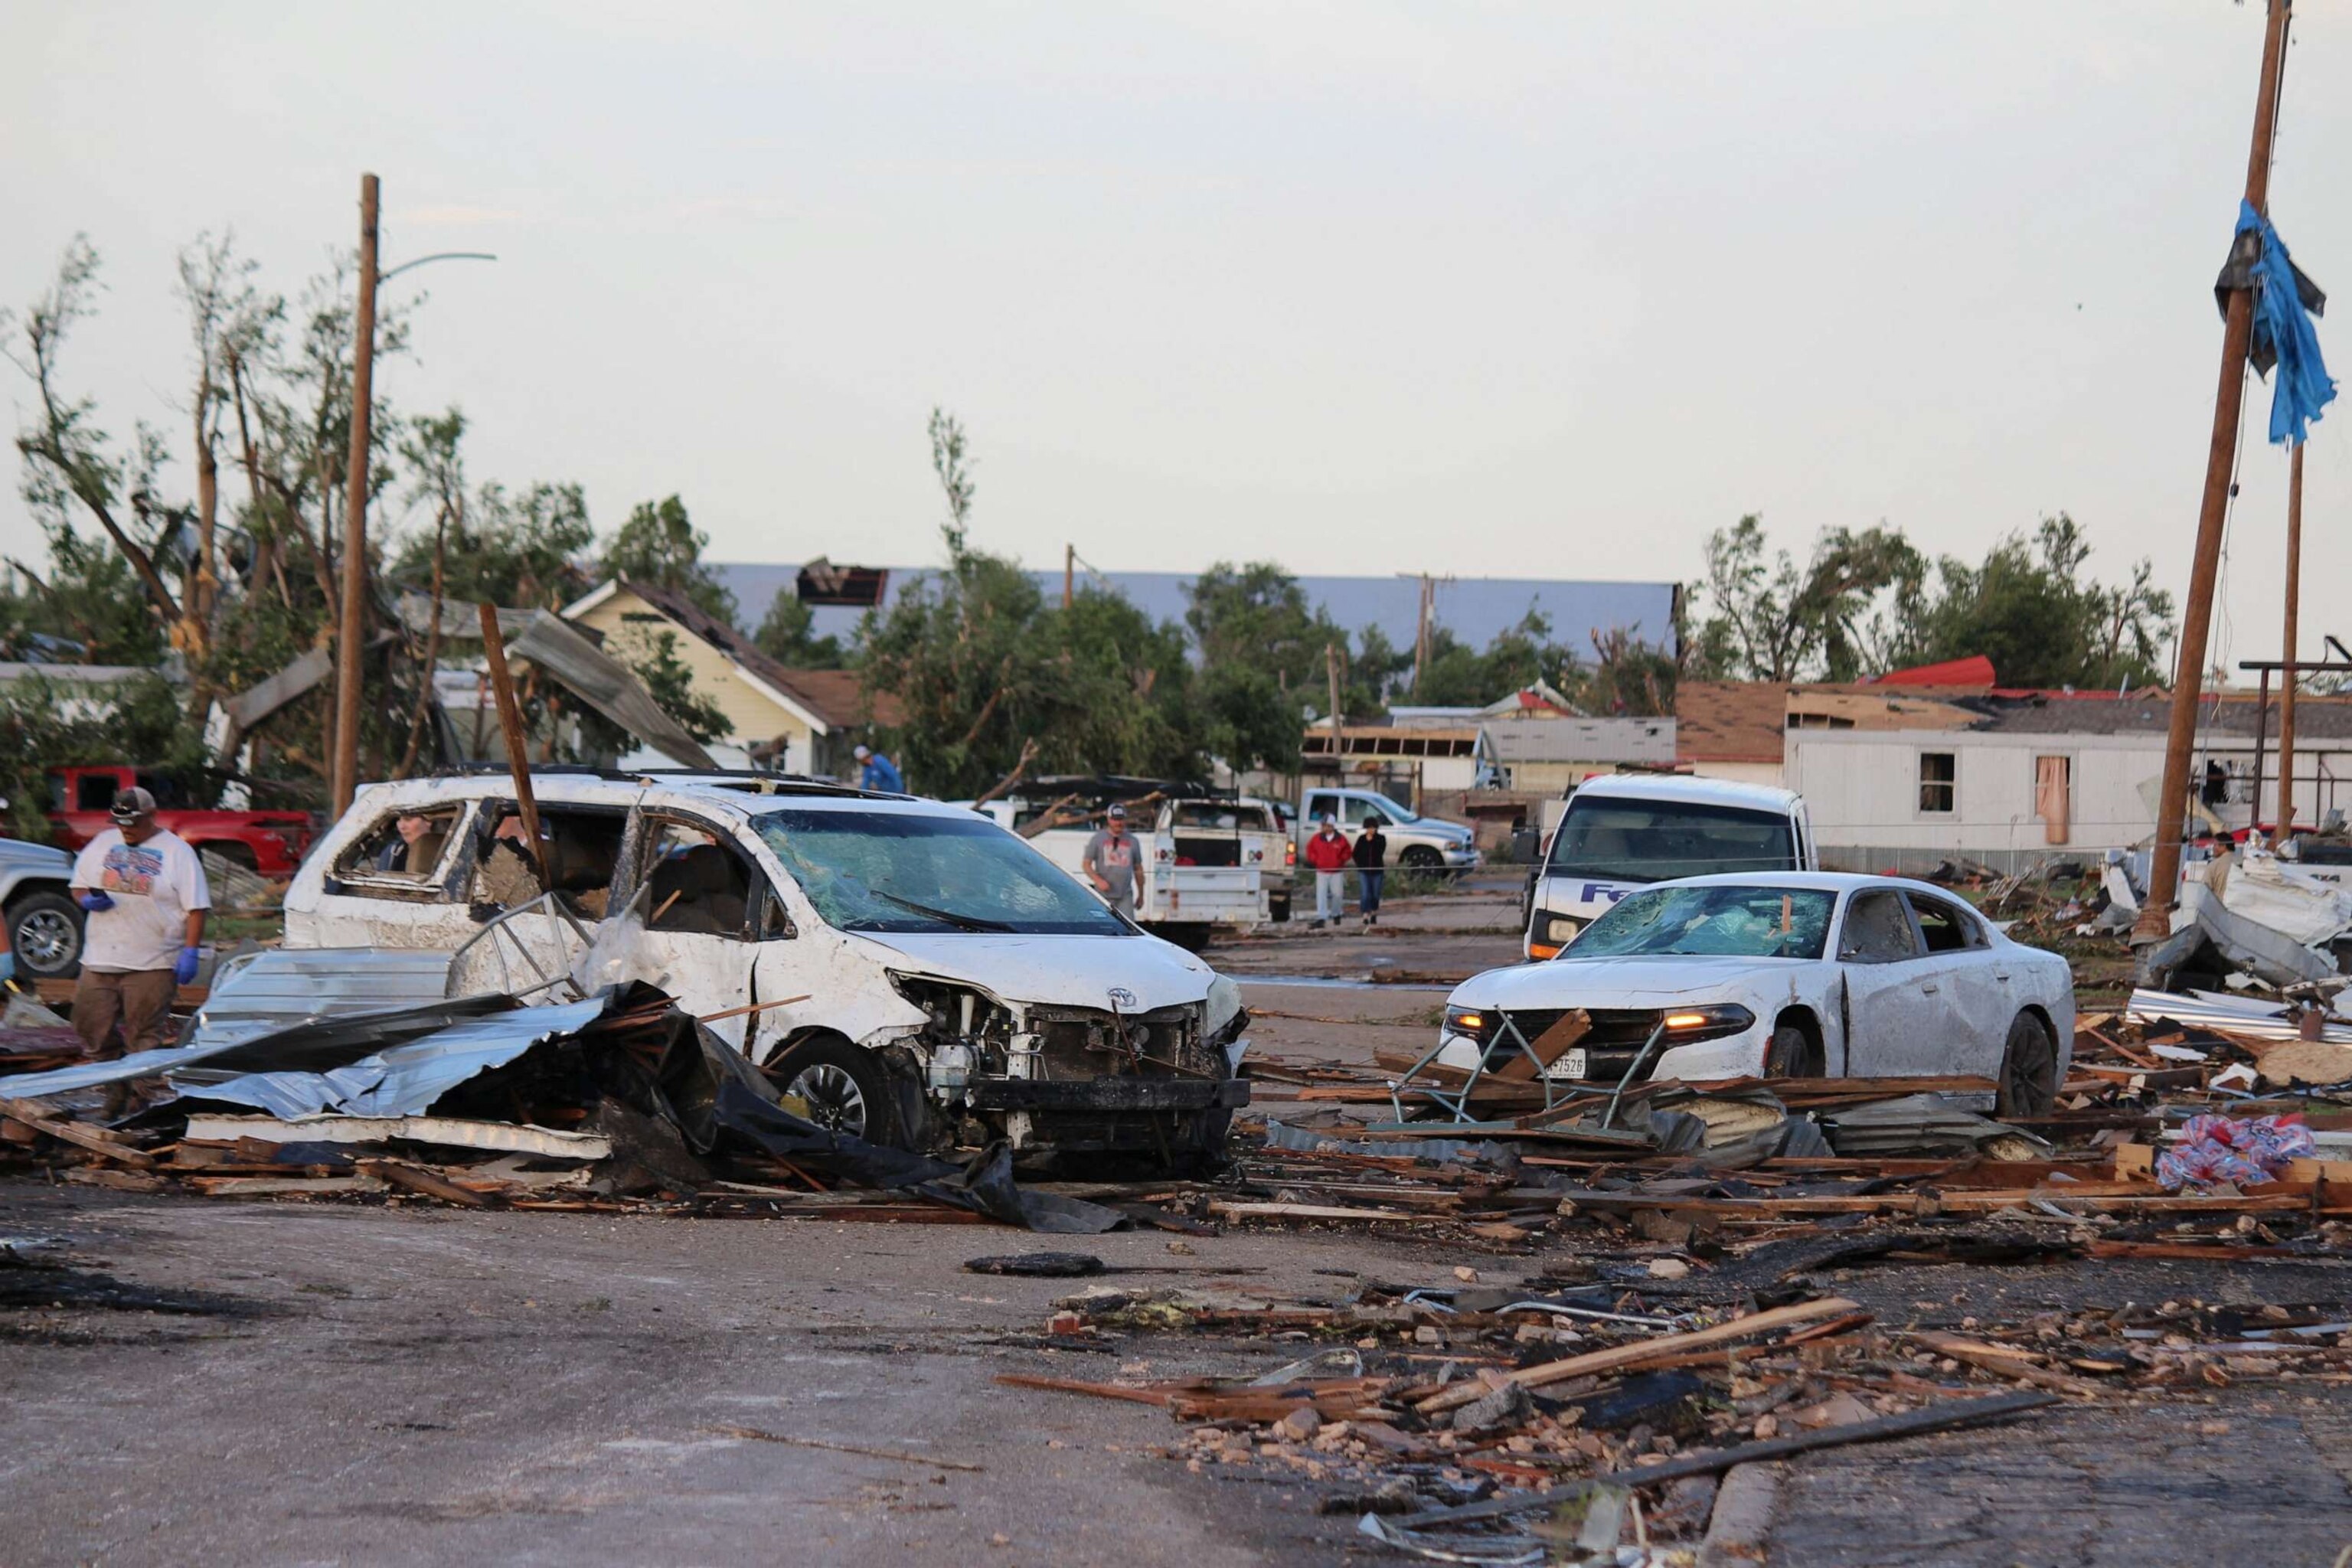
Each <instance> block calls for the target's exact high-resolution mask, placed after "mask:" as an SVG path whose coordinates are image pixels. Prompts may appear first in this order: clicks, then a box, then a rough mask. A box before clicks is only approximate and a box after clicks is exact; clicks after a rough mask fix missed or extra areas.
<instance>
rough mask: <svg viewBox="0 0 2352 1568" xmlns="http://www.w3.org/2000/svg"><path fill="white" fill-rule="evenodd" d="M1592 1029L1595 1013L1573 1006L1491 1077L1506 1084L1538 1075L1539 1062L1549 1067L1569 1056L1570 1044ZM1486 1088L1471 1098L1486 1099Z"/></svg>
mask: <svg viewBox="0 0 2352 1568" xmlns="http://www.w3.org/2000/svg"><path fill="white" fill-rule="evenodd" d="M1591 1032H1592V1015H1591V1014H1590V1013H1587V1012H1586V1011H1585V1010H1584V1009H1583V1008H1581V1007H1570V1009H1569V1010H1568V1011H1567V1012H1565V1013H1562V1014H1561V1015H1560V1016H1559V1017H1558V1018H1557V1019H1555V1020H1554V1021H1553V1023H1552V1026H1551V1027H1550V1028H1549V1029H1546V1030H1545V1031H1544V1032H1543V1033H1542V1034H1540V1035H1538V1036H1537V1037H1535V1038H1534V1039H1532V1040H1529V1041H1528V1048H1527V1049H1526V1050H1524V1051H1514V1052H1512V1053H1511V1055H1510V1056H1509V1057H1508V1058H1507V1059H1506V1060H1505V1061H1504V1063H1503V1065H1502V1066H1501V1067H1498V1068H1496V1069H1495V1070H1494V1072H1493V1074H1492V1075H1491V1078H1492V1079H1493V1080H1496V1081H1499V1082H1503V1083H1526V1082H1528V1080H1529V1079H1533V1078H1534V1077H1535V1076H1536V1068H1537V1066H1538V1064H1541V1065H1542V1066H1543V1067H1544V1068H1550V1066H1551V1064H1552V1063H1554V1062H1556V1061H1558V1060H1559V1058H1562V1057H1563V1056H1566V1055H1567V1054H1568V1052H1569V1050H1570V1047H1573V1046H1574V1045H1575V1044H1576V1043H1577V1042H1578V1041H1579V1040H1581V1039H1582V1038H1584V1037H1585V1036H1587V1035H1589V1034H1591ZM1485 1087H1486V1086H1485V1084H1483V1083H1482V1084H1481V1085H1480V1086H1479V1088H1478V1089H1474V1090H1472V1091H1471V1098H1472V1099H1473V1100H1483V1099H1484V1098H1486V1096H1485V1094H1484V1092H1483V1091H1484V1089H1485Z"/></svg>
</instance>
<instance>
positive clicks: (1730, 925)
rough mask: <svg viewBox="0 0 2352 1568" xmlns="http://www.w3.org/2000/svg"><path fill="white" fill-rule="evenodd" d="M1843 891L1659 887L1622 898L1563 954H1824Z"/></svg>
mask: <svg viewBox="0 0 2352 1568" xmlns="http://www.w3.org/2000/svg"><path fill="white" fill-rule="evenodd" d="M1835 902H1836V895H1834V894H1832V893H1824V892H1819V891H1815V890H1813V889H1801V888H1724V887H1714V888H1659V889H1654V890H1652V891H1650V892H1646V893H1635V894H1633V895H1632V896H1630V897H1628V898H1626V899H1623V900H1620V901H1619V902H1618V904H1617V907H1616V908H1615V909H1612V910H1610V911H1609V912H1608V913H1607V914H1605V915H1602V916H1601V918H1600V919H1599V920H1597V921H1593V922H1592V924H1591V926H1590V927H1589V928H1587V929H1586V931H1585V932H1584V934H1583V935H1582V936H1580V937H1579V938H1577V940H1576V945H1575V946H1573V947H1570V948H1563V949H1561V950H1560V952H1561V956H1562V957H1563V958H1574V959H1588V958H1631V957H1643V956H1653V955H1657V954H1665V953H1694V954H1695V953H1708V954H1715V955H1721V956H1728V957H1734V958H1819V957H1820V956H1821V955H1822V939H1823V938H1824V937H1825V936H1826V935H1827V934H1828V933H1829V927H1830V907H1831V905H1832V904H1833V903H1835Z"/></svg>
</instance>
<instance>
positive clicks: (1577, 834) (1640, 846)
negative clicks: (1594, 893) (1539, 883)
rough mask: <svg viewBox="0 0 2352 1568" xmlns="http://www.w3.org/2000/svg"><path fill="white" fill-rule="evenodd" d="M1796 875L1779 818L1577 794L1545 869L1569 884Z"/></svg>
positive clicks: (1792, 844)
mask: <svg viewBox="0 0 2352 1568" xmlns="http://www.w3.org/2000/svg"><path fill="white" fill-rule="evenodd" d="M1550 868H1551V869H1552V870H1553V871H1555V872H1560V873H1564V874H1566V875H1569V876H1575V877H1610V878H1614V879H1616V880H1618V881H1621V882H1671V881H1673V880H1675V879H1676V878H1678V877H1707V876H1714V875H1717V874H1718V873H1721V872H1726V871H1790V870H1794V869H1796V868H1797V846H1796V839H1795V836H1794V835H1793V834H1792V833H1791V832H1790V827H1789V819H1788V818H1787V817H1786V816H1780V815H1779V814H1777V813H1774V812H1769V811H1742V810H1740V809H1739V808H1738V806H1731V805H1696V804H1695V803H1692V802H1688V801H1678V800H1633V799H1628V798H1625V797H1622V796H1617V797H1611V796H1604V795H1580V796H1578V797H1577V798H1576V799H1574V800H1571V801H1570V802H1569V803H1568V815H1567V816H1565V817H1563V818H1561V820H1560V825H1559V832H1558V833H1556V834H1554V835H1553V836H1552V845H1551V865H1550Z"/></svg>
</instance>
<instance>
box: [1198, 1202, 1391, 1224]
mask: <svg viewBox="0 0 2352 1568" xmlns="http://www.w3.org/2000/svg"><path fill="white" fill-rule="evenodd" d="M1209 1212H1210V1213H1211V1214H1213V1215H1216V1216H1217V1217H1218V1218H1220V1219H1330V1220H1360V1221H1364V1222H1367V1223H1370V1224H1389V1225H1399V1224H1403V1225H1410V1224H1412V1222H1413V1221H1415V1220H1422V1219H1427V1218H1428V1217H1429V1216H1428V1215H1417V1214H1399V1213H1398V1212H1397V1211H1396V1210H1394V1209H1348V1208H1336V1207H1333V1206H1332V1205H1328V1204H1225V1203H1214V1204H1211V1205H1209Z"/></svg>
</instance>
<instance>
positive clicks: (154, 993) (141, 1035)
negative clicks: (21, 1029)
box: [73, 969, 179, 1061]
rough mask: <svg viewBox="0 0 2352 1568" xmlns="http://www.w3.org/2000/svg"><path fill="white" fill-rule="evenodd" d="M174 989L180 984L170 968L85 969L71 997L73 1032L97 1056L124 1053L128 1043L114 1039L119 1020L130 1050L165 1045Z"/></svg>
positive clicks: (106, 1057)
mask: <svg viewBox="0 0 2352 1568" xmlns="http://www.w3.org/2000/svg"><path fill="white" fill-rule="evenodd" d="M177 994H179V983H178V982H176V981H174V980H173V978H172V972H171V971H170V970H168V969H142V970H135V971H133V972H131V973H127V974H106V973H100V972H99V971H97V970H94V969H85V970H83V971H82V972H81V983H80V984H79V985H77V986H75V987H74V999H73V1026H74V1033H75V1034H77V1035H79V1036H80V1037H81V1048H82V1053H83V1054H84V1055H85V1056H88V1057H89V1058H92V1059H94V1060H98V1061H110V1060H112V1059H113V1058H116V1057H119V1056H121V1055H123V1054H124V1050H125V1048H126V1047H122V1046H117V1045H116V1044H115V1043H114V1026H115V1024H116V1023H117V1022H118V1021H119V1022H121V1025H122V1037H123V1039H124V1040H125V1041H126V1042H127V1043H128V1045H127V1048H128V1049H130V1050H132V1051H152V1050H153V1049H155V1048H156V1047H159V1046H162V1045H163V1044H164V1043H165V1040H166V1037H167V1031H168V1029H169V1027H170V1026H171V1022H172V998H173V996H175V995H177Z"/></svg>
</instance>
